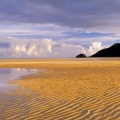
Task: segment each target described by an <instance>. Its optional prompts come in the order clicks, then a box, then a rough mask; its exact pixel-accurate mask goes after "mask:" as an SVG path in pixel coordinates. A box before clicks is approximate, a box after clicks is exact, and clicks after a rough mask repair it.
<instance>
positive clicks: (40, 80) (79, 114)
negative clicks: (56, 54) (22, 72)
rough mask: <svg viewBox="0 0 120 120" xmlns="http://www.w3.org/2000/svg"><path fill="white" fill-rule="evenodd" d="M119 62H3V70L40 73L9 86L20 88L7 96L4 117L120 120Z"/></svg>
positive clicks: (1, 114) (4, 60)
mask: <svg viewBox="0 0 120 120" xmlns="http://www.w3.org/2000/svg"><path fill="white" fill-rule="evenodd" d="M119 60H120V59H119V58H116V59H112V58H106V59H98V58H85V59H74V58H58V59H57V58H56V59H1V60H0V68H26V69H38V72H37V73H35V74H32V75H28V76H23V77H22V78H21V79H20V80H14V81H12V82H10V83H9V84H15V85H18V86H19V87H18V88H16V89H15V90H14V91H13V92H7V93H5V94H3V96H4V97H3V98H2V99H0V100H1V101H0V105H1V106H2V107H1V108H0V109H1V112H0V116H1V118H2V119H6V120H13V119H16V120H24V119H25V120H33V119H35V120H64V119H66V120H76V119H78V120H119V119H120V61H119ZM8 101H9V102H8ZM8 106H9V107H8Z"/></svg>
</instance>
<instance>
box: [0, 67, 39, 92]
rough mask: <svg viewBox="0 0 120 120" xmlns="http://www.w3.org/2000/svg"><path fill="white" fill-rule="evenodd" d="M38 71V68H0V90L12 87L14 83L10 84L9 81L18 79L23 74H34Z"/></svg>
mask: <svg viewBox="0 0 120 120" xmlns="http://www.w3.org/2000/svg"><path fill="white" fill-rule="evenodd" d="M36 72H37V70H36V69H21V68H0V91H3V90H5V89H7V88H11V87H12V86H13V85H11V84H8V82H10V81H11V80H16V79H19V78H20V77H21V76H24V75H29V74H33V73H36Z"/></svg>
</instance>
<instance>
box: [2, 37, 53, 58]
mask: <svg viewBox="0 0 120 120" xmlns="http://www.w3.org/2000/svg"><path fill="white" fill-rule="evenodd" d="M3 45H4V46H3ZM8 46H9V47H8ZM50 53H52V40H51V39H42V40H24V41H21V40H20V39H17V38H3V39H2V40H1V41H0V55H1V57H7V58H10V57H47V55H48V56H49V55H50Z"/></svg>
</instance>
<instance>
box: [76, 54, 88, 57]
mask: <svg viewBox="0 0 120 120" xmlns="http://www.w3.org/2000/svg"><path fill="white" fill-rule="evenodd" d="M76 58H86V55H84V54H79V55H77V56H76Z"/></svg>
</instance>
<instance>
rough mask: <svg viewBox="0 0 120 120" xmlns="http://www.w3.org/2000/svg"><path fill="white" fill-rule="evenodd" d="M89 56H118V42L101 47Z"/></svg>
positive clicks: (119, 45) (119, 50)
mask: <svg viewBox="0 0 120 120" xmlns="http://www.w3.org/2000/svg"><path fill="white" fill-rule="evenodd" d="M90 57H120V43H116V44H114V45H112V46H111V47H109V48H106V49H102V50H100V51H98V52H97V53H95V54H94V55H92V56H90Z"/></svg>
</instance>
